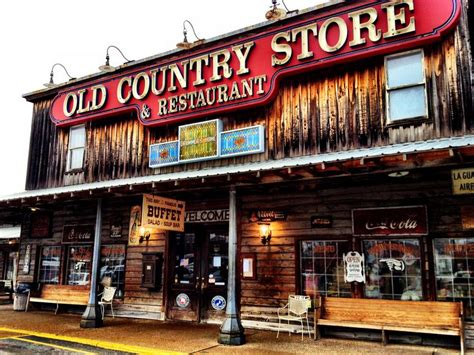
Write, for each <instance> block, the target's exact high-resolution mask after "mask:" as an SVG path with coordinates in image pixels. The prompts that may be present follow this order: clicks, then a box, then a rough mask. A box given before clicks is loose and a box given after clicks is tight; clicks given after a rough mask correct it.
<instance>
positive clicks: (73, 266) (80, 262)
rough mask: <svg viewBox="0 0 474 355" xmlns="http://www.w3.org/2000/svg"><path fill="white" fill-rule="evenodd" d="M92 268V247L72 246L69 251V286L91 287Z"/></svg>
mask: <svg viewBox="0 0 474 355" xmlns="http://www.w3.org/2000/svg"><path fill="white" fill-rule="evenodd" d="M91 266H92V246H89V245H81V246H79V245H78V246H70V247H69V249H68V266H67V284H68V285H75V286H85V285H89V282H90V273H91Z"/></svg>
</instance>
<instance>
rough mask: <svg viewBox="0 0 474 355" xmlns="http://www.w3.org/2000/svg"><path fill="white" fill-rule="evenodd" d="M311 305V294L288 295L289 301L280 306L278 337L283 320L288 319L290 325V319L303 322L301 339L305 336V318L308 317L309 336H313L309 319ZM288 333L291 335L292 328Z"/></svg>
mask: <svg viewBox="0 0 474 355" xmlns="http://www.w3.org/2000/svg"><path fill="white" fill-rule="evenodd" d="M310 307H311V298H310V296H299V295H290V296H289V297H288V303H287V304H286V305H285V306H284V307H281V308H278V333H277V338H278V336H279V335H280V326H281V321H282V320H286V321H287V322H288V325H290V321H293V322H300V324H301V340H303V338H304V323H303V320H304V319H306V325H307V327H308V336H309V337H310V338H311V332H310V330H309V320H308V309H309V308H310ZM288 334H290V335H291V330H290V329H289V330H288Z"/></svg>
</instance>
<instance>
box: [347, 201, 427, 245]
mask: <svg viewBox="0 0 474 355" xmlns="http://www.w3.org/2000/svg"><path fill="white" fill-rule="evenodd" d="M410 209H411V210H412V211H414V210H418V212H419V215H418V217H422V218H423V219H422V220H421V222H422V223H423V225H422V226H421V227H420V229H421V231H419V232H412V233H410V232H398V233H397V232H396V231H395V232H393V233H391V232H390V226H389V227H387V224H390V223H387V222H385V221H382V222H381V223H380V225H379V226H377V225H373V226H372V227H370V229H369V230H375V232H374V233H369V232H367V231H366V230H367V229H365V230H364V231H362V230H363V227H361V225H360V224H359V223H360V221H359V220H358V218H361V217H362V218H368V217H367V215H365V216H364V214H366V213H370V212H375V214H377V213H380V215H381V217H382V218H386V217H387V210H391V211H392V212H393V211H397V210H398V211H403V210H405V211H409V210H410ZM351 212H352V235H353V236H355V237H392V236H393V237H404V236H407V237H409V236H425V235H428V234H429V221H428V209H427V208H426V205H416V206H390V207H375V208H356V209H353V210H352V211H351ZM369 217H370V216H369ZM405 217H406V216H405ZM369 222H370V221H368V222H366V224H367V223H369ZM407 223H408V222H407ZM413 229H415V228H413ZM380 230H383V231H386V232H384V233H381V232H380V233H377V231H380Z"/></svg>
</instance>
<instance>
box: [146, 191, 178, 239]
mask: <svg viewBox="0 0 474 355" xmlns="http://www.w3.org/2000/svg"><path fill="white" fill-rule="evenodd" d="M150 208H151V209H152V210H151V213H152V214H153V215H152V216H149V214H150ZM157 209H158V210H157ZM163 210H165V212H164V213H162V212H163ZM157 211H158V212H160V214H159V216H156V213H157ZM185 211H186V202H184V201H180V200H175V199H171V198H167V197H162V196H157V195H153V194H143V201H142V216H141V217H142V218H141V227H144V228H151V229H159V230H168V231H175V232H184V216H185Z"/></svg>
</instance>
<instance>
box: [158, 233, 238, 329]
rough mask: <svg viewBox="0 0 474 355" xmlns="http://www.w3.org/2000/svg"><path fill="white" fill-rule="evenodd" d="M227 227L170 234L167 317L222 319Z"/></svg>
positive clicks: (225, 294) (225, 277)
mask: <svg viewBox="0 0 474 355" xmlns="http://www.w3.org/2000/svg"><path fill="white" fill-rule="evenodd" d="M228 242H229V236H228V227H227V226H219V227H216V226H212V227H210V226H192V227H190V228H189V229H187V230H186V231H185V232H184V233H171V234H170V248H169V250H170V252H169V256H170V257H169V259H168V260H169V261H168V263H169V264H168V270H169V272H168V280H169V281H168V293H167V295H168V297H167V307H166V308H167V317H168V319H174V320H186V321H194V322H200V321H202V320H210V319H220V318H223V317H224V313H225V306H226V302H227V272H228V267H227V266H228Z"/></svg>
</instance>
